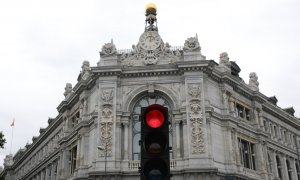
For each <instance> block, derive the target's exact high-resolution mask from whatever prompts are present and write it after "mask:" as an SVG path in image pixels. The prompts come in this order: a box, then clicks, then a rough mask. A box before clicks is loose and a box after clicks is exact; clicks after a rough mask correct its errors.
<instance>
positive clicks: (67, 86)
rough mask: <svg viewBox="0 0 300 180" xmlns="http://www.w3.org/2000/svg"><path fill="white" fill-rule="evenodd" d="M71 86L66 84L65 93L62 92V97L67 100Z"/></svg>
mask: <svg viewBox="0 0 300 180" xmlns="http://www.w3.org/2000/svg"><path fill="white" fill-rule="evenodd" d="M72 89H73V88H72V84H71V83H67V84H66V87H65V92H64V96H65V98H68V97H69V96H70V94H71V93H72Z"/></svg>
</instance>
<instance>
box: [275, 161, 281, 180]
mask: <svg viewBox="0 0 300 180" xmlns="http://www.w3.org/2000/svg"><path fill="white" fill-rule="evenodd" d="M276 165H277V170H278V177H279V178H280V179H282V172H281V162H280V158H279V157H278V156H276Z"/></svg>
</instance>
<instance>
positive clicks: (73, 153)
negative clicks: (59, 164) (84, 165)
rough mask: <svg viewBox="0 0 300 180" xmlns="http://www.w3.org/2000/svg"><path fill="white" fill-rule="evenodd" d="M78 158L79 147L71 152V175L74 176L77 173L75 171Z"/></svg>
mask: <svg viewBox="0 0 300 180" xmlns="http://www.w3.org/2000/svg"><path fill="white" fill-rule="evenodd" d="M76 156H77V146H75V147H73V148H72V149H71V150H70V165H71V174H73V173H74V172H75V169H76Z"/></svg>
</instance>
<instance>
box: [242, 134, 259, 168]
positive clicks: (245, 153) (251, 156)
mask: <svg viewBox="0 0 300 180" xmlns="http://www.w3.org/2000/svg"><path fill="white" fill-rule="evenodd" d="M238 141H239V150H240V158H241V164H242V165H243V166H244V167H245V168H248V169H253V170H255V153H254V144H253V143H251V142H248V141H246V140H243V139H240V138H238Z"/></svg>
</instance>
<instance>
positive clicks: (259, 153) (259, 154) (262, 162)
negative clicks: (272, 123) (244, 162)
mask: <svg viewBox="0 0 300 180" xmlns="http://www.w3.org/2000/svg"><path fill="white" fill-rule="evenodd" d="M263 144H264V142H263V141H260V142H259V143H257V144H256V152H255V160H256V162H258V163H257V167H256V169H257V170H260V174H261V177H262V178H263V179H266V178H267V167H266V161H267V158H265V156H264V151H263Z"/></svg>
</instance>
